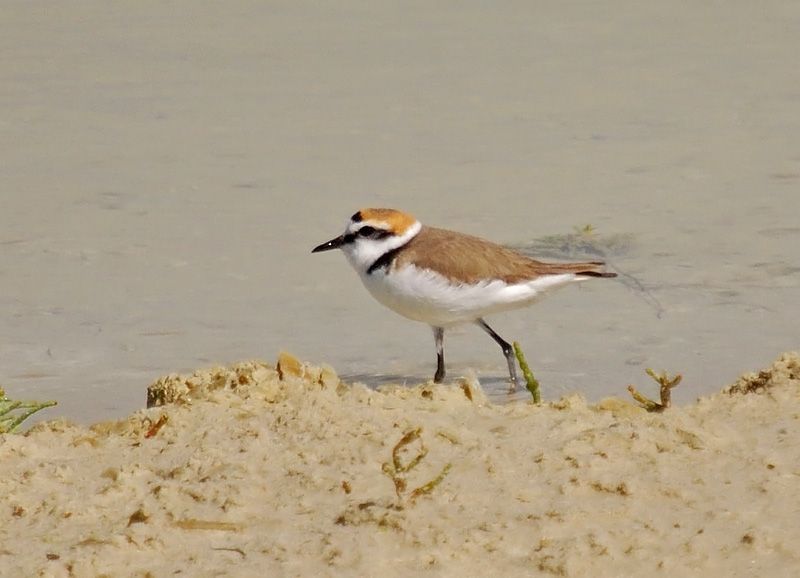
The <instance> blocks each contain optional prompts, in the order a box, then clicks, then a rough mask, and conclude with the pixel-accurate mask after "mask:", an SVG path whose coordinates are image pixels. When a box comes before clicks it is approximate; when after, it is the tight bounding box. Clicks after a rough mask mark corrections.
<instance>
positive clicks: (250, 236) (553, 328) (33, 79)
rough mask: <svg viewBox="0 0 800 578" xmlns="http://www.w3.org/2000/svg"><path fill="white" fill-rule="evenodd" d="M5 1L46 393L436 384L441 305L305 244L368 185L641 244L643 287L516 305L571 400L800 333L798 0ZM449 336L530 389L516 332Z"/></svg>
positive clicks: (735, 365)
mask: <svg viewBox="0 0 800 578" xmlns="http://www.w3.org/2000/svg"><path fill="white" fill-rule="evenodd" d="M2 12H3V15H2V18H0V52H1V53H2V54H3V58H2V59H0V110H2V112H1V113H0V287H1V289H0V311H2V323H0V384H2V385H3V386H4V387H5V388H6V389H7V390H8V393H9V395H10V396H11V397H14V398H37V399H46V398H47V399H49V398H53V399H57V400H59V402H60V406H59V408H57V409H56V410H50V411H49V415H50V416H53V415H56V414H57V415H66V416H68V417H70V418H74V419H78V420H82V421H90V420H98V419H104V418H110V417H116V416H121V415H124V414H127V413H128V412H130V411H132V410H133V409H135V408H138V407H141V406H142V405H143V404H144V392H145V387H146V386H147V384H148V383H149V382H150V381H152V380H153V379H155V378H156V377H158V376H159V375H162V374H164V373H168V372H174V371H188V370H192V369H194V368H197V367H199V366H208V365H211V364H216V363H227V362H232V361H236V360H241V359H247V358H263V359H266V360H270V361H271V360H274V359H275V357H276V355H277V353H278V352H279V351H280V350H288V351H290V352H292V353H294V354H295V355H297V356H299V357H301V358H303V359H308V360H311V361H313V362H328V363H330V364H332V365H333V366H334V367H335V368H336V369H337V370H338V371H339V372H340V373H341V374H343V375H346V376H349V377H352V378H358V379H361V380H365V381H367V382H368V383H372V384H377V383H380V382H383V381H387V380H399V381H401V382H413V381H416V380H419V379H427V378H429V377H430V376H431V375H432V373H433V370H434V367H435V354H434V349H433V339H432V336H431V333H430V330H429V328H428V327H426V326H424V325H420V324H415V323H412V322H409V321H406V320H404V319H402V318H400V317H397V316H395V315H394V314H393V313H391V312H390V311H388V310H385V309H383V308H382V307H381V306H380V305H378V304H377V303H376V302H374V301H373V300H372V299H371V297H369V295H368V294H367V293H366V291H365V290H364V289H363V288H362V287H361V285H360V282H359V280H358V278H357V276H356V275H355V274H354V273H353V272H352V271H351V270H350V268H349V266H348V265H347V264H346V262H345V260H344V258H343V257H342V256H341V255H337V254H324V255H313V256H312V255H311V254H310V250H311V248H312V247H313V246H314V245H316V244H318V243H320V242H322V241H325V240H327V239H329V238H331V237H332V236H334V235H336V234H338V233H339V232H340V231H341V229H342V227H343V226H344V223H345V220H346V219H347V217H348V216H349V215H351V214H352V213H353V212H354V211H355V210H356V209H358V208H359V207H363V206H390V207H397V208H401V209H405V210H407V211H409V212H411V213H413V214H415V215H416V216H417V217H418V218H419V219H420V220H422V221H423V222H426V223H429V224H432V225H437V226H442V227H447V228H452V229H457V230H460V231H464V232H469V233H472V234H476V235H480V236H484V237H487V238H490V239H493V240H495V241H499V242H503V243H507V244H513V245H521V246H528V247H539V248H541V239H542V237H547V236H551V235H563V234H569V233H572V232H573V230H574V227H581V226H584V225H587V224H590V225H592V227H593V228H594V230H595V231H596V235H598V237H599V238H607V237H608V236H615V235H617V236H624V238H625V239H626V244H625V246H624V250H621V251H618V252H617V253H615V254H614V255H613V260H612V261H613V265H614V266H615V267H617V268H619V269H620V270H622V271H624V272H625V273H627V274H629V275H631V276H633V278H634V279H635V280H636V281H637V282H639V283H640V284H641V289H643V290H633V289H631V287H629V286H626V285H625V284H623V283H621V282H616V281H615V282H600V281H597V282H594V283H587V284H584V285H582V286H581V287H579V288H570V289H566V290H564V291H563V292H561V293H558V294H556V295H554V296H552V297H550V298H549V299H547V300H545V301H543V302H541V303H540V304H538V305H536V306H534V307H532V308H530V309H528V310H523V311H521V312H515V313H511V314H506V315H501V316H498V317H496V318H494V319H492V320H491V323H492V325H493V327H495V328H496V329H497V331H498V332H499V333H500V334H501V335H503V336H505V337H506V338H507V339H509V340H511V339H515V340H519V341H520V342H521V343H522V344H523V346H524V348H525V350H526V353H527V355H528V358H529V361H530V362H531V364H532V366H533V367H534V370H535V371H536V373H537V376H538V377H539V378H540V381H541V382H542V384H543V388H544V394H545V398H550V399H552V398H555V397H558V396H559V395H562V394H563V393H567V392H573V391H577V392H581V393H583V394H584V395H586V396H587V397H589V398H591V399H597V398H599V397H602V396H606V395H611V394H616V395H625V385H626V384H628V383H631V382H633V383H637V384H639V385H642V386H643V385H644V384H645V383H646V382H647V381H649V379H648V378H647V377H646V376H645V374H644V371H643V369H644V368H645V367H654V368H656V369H662V368H664V369H667V370H669V371H670V372H682V373H683V374H684V376H685V378H684V384H682V385H681V387H680V388H679V389H678V390H677V391H676V393H675V399H676V400H677V401H678V402H681V401H688V400H691V399H692V398H694V397H696V396H697V395H701V394H705V393H710V392H713V391H716V390H717V389H718V388H719V387H721V386H723V385H725V384H726V383H729V382H730V381H731V380H732V379H734V378H735V377H736V376H737V375H738V374H739V373H740V372H742V371H745V370H753V369H757V368H759V367H761V366H764V365H766V364H767V363H769V362H770V361H771V360H772V359H773V358H774V357H775V356H776V355H778V354H779V353H780V352H782V351H785V350H788V349H793V348H795V349H796V348H797V347H798V346H799V345H800V343H799V342H800V340H799V339H798V329H797V319H799V318H800V299H798V297H799V292H798V288H799V287H800V251H799V250H798V247H800V221H798V212H799V211H798V209H800V146H798V145H800V137H798V135H800V67H798V66H797V54H799V53H800V36H798V34H797V30H800V4H798V3H796V2H790V1H770V2H765V3H756V4H754V3H749V2H743V1H736V2H726V3H724V4H722V3H705V4H688V5H687V4H675V3H670V2H667V3H633V2H623V1H612V2H604V3H602V4H597V3H593V2H576V3H568V4H567V3H549V4H544V3H536V4H531V3H530V2H508V3H502V4H501V5H496V4H491V3H479V2H466V3H465V2H437V3H433V4H431V3H422V2H411V3H403V4H384V3H372V2H340V3H333V4H323V5H319V4H318V3H306V2H268V3H261V2H246V1H239V0H237V1H233V2H226V3H218V4H213V3H211V4H202V5H198V4H197V3H195V2H189V1H187V0H179V1H176V2H170V3H162V2H154V1H143V2H136V3H128V4H125V5H109V4H106V3H102V2H96V1H91V2H85V3H80V4H78V5H76V4H69V5H67V4H61V3H38V4H31V3H28V2H18V1H15V2H7V3H6V4H5V5H4V7H3V9H2ZM604 236H605V237H604ZM654 304H657V305H654ZM447 337H448V340H447V353H448V368H449V370H450V375H451V376H458V375H463V374H468V373H470V372H474V373H475V374H476V375H477V376H478V377H479V378H480V379H481V382H482V383H483V384H484V386H485V387H486V388H487V389H489V390H490V391H491V392H493V393H494V394H495V397H496V398H497V399H505V397H504V395H503V394H502V392H503V391H504V389H505V382H504V379H505V371H506V370H505V362H504V359H503V357H502V355H501V354H500V352H499V349H498V348H497V347H496V345H495V344H494V343H493V342H492V341H491V340H489V339H488V338H487V337H486V336H485V335H484V334H483V333H482V332H481V331H479V330H477V329H476V328H474V327H465V328H463V329H460V330H458V331H451V332H449V333H448V336H447ZM642 389H644V390H646V389H647V388H646V387H642Z"/></svg>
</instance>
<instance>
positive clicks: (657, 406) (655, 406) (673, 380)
mask: <svg viewBox="0 0 800 578" xmlns="http://www.w3.org/2000/svg"><path fill="white" fill-rule="evenodd" d="M645 371H646V372H647V375H649V376H650V377H652V378H653V380H654V381H655V382H656V383H657V384H658V387H659V397H660V398H661V401H660V402H657V401H653V400H652V399H650V398H648V397H646V396H644V395H642V394H641V393H639V391H638V390H637V389H636V388H635V387H633V386H632V385H629V386H628V393H630V394H631V396H632V397H633V399H635V400H636V401H638V402H639V403H640V404H641V406H642V407H643V408H644V409H646V410H647V411H652V412H660V411H664V410H665V409H667V408H668V407H669V406H671V405H672V389H673V388H674V387H677V386H678V384H679V383H680V382H681V380H682V379H683V376H682V375H681V374H680V373H678V374H676V375H675V376H674V377H669V375H667V372H666V371H662V372H661V373H656V372H655V371H653V370H652V369H650V368H649V367H648V368H647V369H645Z"/></svg>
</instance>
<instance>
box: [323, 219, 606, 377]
mask: <svg viewBox="0 0 800 578" xmlns="http://www.w3.org/2000/svg"><path fill="white" fill-rule="evenodd" d="M331 249H341V250H342V251H343V252H344V254H345V256H346V257H347V260H348V261H349V262H350V265H352V267H353V268H354V269H355V270H356V272H357V273H358V275H359V277H361V281H362V282H363V283H364V286H365V287H366V288H367V290H368V291H369V292H370V293H371V294H372V296H373V297H374V298H375V299H377V300H378V301H379V302H380V303H381V304H383V305H385V306H386V307H388V308H389V309H391V310H393V311H395V312H396V313H399V314H400V315H402V316H403V317H407V318H408V319H413V320H414V321H421V322H423V323H427V324H428V325H430V326H431V327H432V328H433V335H434V340H435V343H436V361H437V364H436V373H435V375H434V377H433V381H434V382H436V383H439V382H441V381H442V380H443V379H444V376H445V363H444V331H445V329H447V328H449V327H453V326H454V325H459V324H462V323H475V324H477V325H478V326H479V327H480V328H481V329H483V330H484V331H485V332H486V333H488V334H489V335H490V336H491V337H492V339H494V340H495V341H496V342H497V343H498V344H499V345H500V347H501V348H502V350H503V355H505V358H506V361H507V362H508V373H509V376H510V378H511V388H512V390H513V389H515V388H516V386H517V369H516V360H515V358H514V350H513V348H512V347H511V344H510V343H508V342H507V341H506V340H505V339H503V338H502V337H500V336H499V335H498V334H497V333H496V332H495V331H494V330H493V329H492V328H491V327H489V325H488V324H487V323H486V321H484V317H486V316H487V315H490V314H492V313H498V312H501V311H508V310H511V309H517V308H519V307H523V306H526V305H530V304H531V303H533V302H534V301H536V300H538V299H539V298H540V297H541V296H542V295H543V294H544V293H546V292H548V291H552V290H553V289H556V288H558V287H563V286H565V285H569V284H570V283H575V282H578V281H584V280H586V279H590V278H593V277H616V273H612V272H608V271H606V270H605V269H604V263H602V262H600V261H590V262H584V263H543V262H541V261H536V260H534V259H530V258H529V257H526V256H524V255H521V254H519V253H517V252H515V251H512V250H511V249H508V248H506V247H503V246H501V245H497V244H495V243H492V242H490V241H486V240H484V239H481V238H478V237H473V236H471V235H465V234H463V233H457V232H455V231H448V230H445V229H437V228H435V227H428V226H424V225H422V224H421V223H420V222H419V221H418V220H417V219H415V218H414V217H413V216H411V215H409V214H408V213H404V212H402V211H398V210H395V209H362V210H360V211H358V212H357V213H355V214H354V215H353V216H352V217H350V220H349V221H348V223H347V227H346V228H345V231H344V233H342V234H341V235H339V236H338V237H336V238H334V239H331V240H330V241H328V242H326V243H322V244H321V245H318V246H317V247H314V249H313V250H312V253H318V252H320V251H329V250H331Z"/></svg>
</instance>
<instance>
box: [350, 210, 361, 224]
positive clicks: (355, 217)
mask: <svg viewBox="0 0 800 578" xmlns="http://www.w3.org/2000/svg"><path fill="white" fill-rule="evenodd" d="M350 220H351V221H353V222H354V223H360V222H361V221H363V220H364V219H363V218H362V217H361V211H358V212H357V213H355V214H354V215H353V216H352V217H350Z"/></svg>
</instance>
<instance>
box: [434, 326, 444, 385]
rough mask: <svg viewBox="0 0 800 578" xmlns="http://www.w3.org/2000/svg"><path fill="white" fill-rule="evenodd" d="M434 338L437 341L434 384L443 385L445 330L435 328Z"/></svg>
mask: <svg viewBox="0 0 800 578" xmlns="http://www.w3.org/2000/svg"><path fill="white" fill-rule="evenodd" d="M433 338H434V340H436V375H434V376H433V383H442V380H443V379H444V328H442V327H434V328H433Z"/></svg>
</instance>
